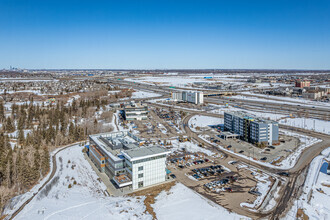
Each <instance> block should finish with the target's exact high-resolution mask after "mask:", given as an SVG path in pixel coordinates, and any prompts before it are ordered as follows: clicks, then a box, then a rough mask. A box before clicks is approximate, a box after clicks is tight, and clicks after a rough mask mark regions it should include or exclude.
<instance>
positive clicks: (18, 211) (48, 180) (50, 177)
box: [6, 142, 81, 220]
mask: <svg viewBox="0 0 330 220" xmlns="http://www.w3.org/2000/svg"><path fill="white" fill-rule="evenodd" d="M79 143H81V142H76V143H74V144H70V145H67V146H65V147H63V148H62V149H60V150H58V151H57V152H56V153H55V154H54V155H53V156H52V161H53V163H52V167H53V169H52V172H51V174H50V176H49V177H48V179H47V180H46V182H45V183H44V184H42V186H40V187H39V189H38V191H37V192H36V193H34V194H33V196H31V197H30V198H29V199H28V200H26V201H25V202H24V203H23V204H22V205H21V206H20V207H19V208H18V209H17V210H16V211H15V212H14V213H13V214H12V215H11V216H10V217H9V219H10V220H11V219H14V218H15V217H16V216H17V215H18V214H19V213H20V212H21V211H22V210H23V209H24V207H25V206H26V205H27V204H29V203H30V202H31V201H32V199H33V198H34V197H35V196H36V195H38V193H39V192H40V191H41V190H42V189H43V188H44V187H45V186H46V185H47V184H48V183H49V182H50V181H51V180H52V179H53V177H54V176H55V174H56V170H57V164H56V155H57V154H58V153H59V152H61V151H62V150H65V149H67V148H69V147H72V146H75V145H77V144H79ZM6 219H7V218H6Z"/></svg>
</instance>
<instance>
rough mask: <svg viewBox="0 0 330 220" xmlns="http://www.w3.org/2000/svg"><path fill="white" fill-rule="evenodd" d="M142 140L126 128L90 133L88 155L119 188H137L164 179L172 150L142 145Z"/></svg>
mask: <svg viewBox="0 0 330 220" xmlns="http://www.w3.org/2000/svg"><path fill="white" fill-rule="evenodd" d="M141 141H142V140H141V139H139V138H138V137H136V136H135V135H133V134H131V133H130V132H127V131H121V132H113V133H102V134H95V135H90V136H89V142H90V144H89V147H88V148H87V155H88V157H89V158H90V159H91V161H92V162H93V163H94V164H95V166H96V167H97V168H98V169H99V171H100V172H103V173H105V174H106V175H107V176H108V177H109V179H110V180H112V181H113V182H115V183H116V185H117V186H118V187H119V188H121V187H131V188H132V189H133V190H135V189H138V188H141V187H146V186H150V185H154V184H157V183H161V182H164V181H165V179H166V156H167V154H169V153H170V151H167V150H166V149H164V148H161V147H159V146H152V147H141V146H140V143H141Z"/></svg>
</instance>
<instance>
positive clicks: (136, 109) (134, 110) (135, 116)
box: [124, 102, 148, 121]
mask: <svg viewBox="0 0 330 220" xmlns="http://www.w3.org/2000/svg"><path fill="white" fill-rule="evenodd" d="M124 118H125V120H127V121H130V120H139V121H141V120H146V119H148V106H147V105H143V104H141V103H135V102H131V103H129V104H127V105H125V106H124Z"/></svg>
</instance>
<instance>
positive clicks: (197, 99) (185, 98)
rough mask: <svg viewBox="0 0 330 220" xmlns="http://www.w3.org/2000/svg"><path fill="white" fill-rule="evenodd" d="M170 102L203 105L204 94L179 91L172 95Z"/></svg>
mask: <svg viewBox="0 0 330 220" xmlns="http://www.w3.org/2000/svg"><path fill="white" fill-rule="evenodd" d="M172 100H174V101H182V102H189V103H194V104H196V105H197V104H203V103H204V94H203V92H199V91H180V92H173V93H172Z"/></svg>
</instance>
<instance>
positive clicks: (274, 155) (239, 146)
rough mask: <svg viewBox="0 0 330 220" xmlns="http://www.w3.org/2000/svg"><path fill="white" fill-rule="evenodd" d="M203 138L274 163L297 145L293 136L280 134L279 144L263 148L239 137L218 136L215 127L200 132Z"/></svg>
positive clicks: (296, 140) (235, 151)
mask: <svg viewBox="0 0 330 220" xmlns="http://www.w3.org/2000/svg"><path fill="white" fill-rule="evenodd" d="M201 134H202V135H203V136H204V137H205V139H206V140H207V141H209V142H211V143H216V144H218V145H220V146H222V147H224V148H226V149H228V150H231V151H233V152H234V153H239V154H242V155H245V156H248V157H251V158H255V159H256V160H261V161H265V162H270V163H272V164H274V165H275V164H276V163H277V162H280V160H281V159H284V158H286V157H287V156H288V155H290V154H291V153H292V152H293V151H294V150H295V149H297V148H298V147H299V144H300V142H299V139H298V138H296V137H293V136H288V135H284V134H281V137H280V138H281V141H280V145H277V146H267V147H265V148H263V149H262V148H258V147H256V146H255V145H253V144H251V143H248V142H246V141H243V140H240V139H227V140H224V139H222V138H220V132H218V131H217V130H216V129H213V130H209V131H204V132H201Z"/></svg>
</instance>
